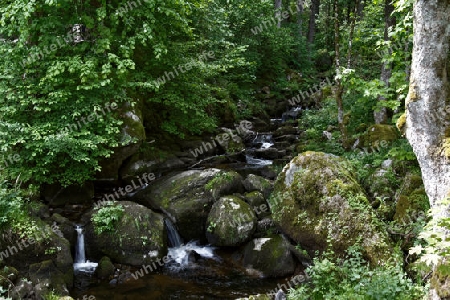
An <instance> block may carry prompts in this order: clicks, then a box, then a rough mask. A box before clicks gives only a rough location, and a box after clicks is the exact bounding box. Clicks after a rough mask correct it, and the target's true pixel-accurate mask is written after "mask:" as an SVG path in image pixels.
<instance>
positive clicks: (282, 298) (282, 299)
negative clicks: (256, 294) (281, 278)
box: [275, 290, 286, 300]
mask: <svg viewBox="0 0 450 300" xmlns="http://www.w3.org/2000/svg"><path fill="white" fill-rule="evenodd" d="M275 300H286V294H285V293H284V292H283V290H278V292H277V293H276V294H275Z"/></svg>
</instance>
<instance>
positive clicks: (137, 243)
mask: <svg viewBox="0 0 450 300" xmlns="http://www.w3.org/2000/svg"><path fill="white" fill-rule="evenodd" d="M119 204H120V205H121V206H122V207H123V209H124V212H123V215H122V217H121V218H120V219H119V221H117V222H116V223H115V225H114V228H115V230H114V231H113V232H108V231H107V232H102V233H100V234H97V233H96V232H95V226H94V224H93V222H92V220H91V217H92V215H93V214H94V213H97V212H98V210H99V209H94V210H91V211H89V212H88V213H86V214H85V215H83V217H82V221H83V223H84V224H86V226H85V248H86V257H87V259H90V260H97V261H98V260H99V259H100V257H102V256H105V255H106V256H108V257H109V258H111V260H113V261H114V262H116V263H122V264H128V265H134V266H140V265H143V264H149V263H150V262H151V261H156V259H158V258H162V257H163V256H164V255H166V253H167V235H166V229H165V227H164V218H163V216H162V215H161V214H158V213H155V212H153V211H152V210H150V209H148V208H146V207H144V206H142V205H139V204H136V203H134V202H130V201H120V203H116V205H119ZM100 209H101V208H100Z"/></svg>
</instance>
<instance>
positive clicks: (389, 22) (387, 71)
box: [373, 0, 395, 124]
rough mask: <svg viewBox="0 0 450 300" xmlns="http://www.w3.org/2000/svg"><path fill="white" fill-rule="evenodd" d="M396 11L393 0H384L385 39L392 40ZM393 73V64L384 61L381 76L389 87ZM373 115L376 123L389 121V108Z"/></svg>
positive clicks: (379, 98)
mask: <svg viewBox="0 0 450 300" xmlns="http://www.w3.org/2000/svg"><path fill="white" fill-rule="evenodd" d="M393 11H394V5H393V4H392V2H391V0H385V1H384V40H385V41H390V40H391V38H390V37H389V27H393V26H395V18H394V17H393V16H392V12H393ZM388 52H389V54H392V49H391V48H389V51H388ZM391 75H392V64H391V63H389V62H387V61H383V63H382V66H381V76H380V77H381V78H380V80H381V81H383V82H384V84H385V85H386V86H387V87H389V79H391ZM381 100H386V99H385V98H384V97H381V96H380V97H378V101H381ZM373 116H374V118H375V123H376V124H382V123H387V120H388V113H387V108H386V107H383V108H382V109H381V110H380V111H374V112H373Z"/></svg>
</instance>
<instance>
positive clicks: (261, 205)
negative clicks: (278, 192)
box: [244, 191, 270, 220]
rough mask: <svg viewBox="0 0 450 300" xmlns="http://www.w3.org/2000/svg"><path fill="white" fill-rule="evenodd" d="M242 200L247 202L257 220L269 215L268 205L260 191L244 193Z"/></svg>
mask: <svg viewBox="0 0 450 300" xmlns="http://www.w3.org/2000/svg"><path fill="white" fill-rule="evenodd" d="M244 198H245V202H247V203H248V204H249V205H250V207H251V208H252V209H253V211H254V212H255V213H256V217H257V218H258V219H259V220H261V219H263V218H264V217H267V216H268V215H270V209H269V205H268V204H267V202H266V200H265V199H264V195H263V194H262V193H261V192H260V191H253V192H250V193H246V194H245V195H244Z"/></svg>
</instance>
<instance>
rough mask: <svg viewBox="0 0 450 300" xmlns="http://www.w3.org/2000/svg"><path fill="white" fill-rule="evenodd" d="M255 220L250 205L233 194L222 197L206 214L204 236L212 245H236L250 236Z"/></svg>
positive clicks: (254, 227)
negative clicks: (206, 225)
mask: <svg viewBox="0 0 450 300" xmlns="http://www.w3.org/2000/svg"><path fill="white" fill-rule="evenodd" d="M256 220H257V219H256V216H255V213H254V212H253V210H252V208H251V207H250V205H248V204H247V203H245V202H244V201H242V200H241V199H239V198H237V197H234V196H226V197H222V198H220V199H219V201H217V202H216V203H214V205H213V206H212V208H211V211H210V213H209V215H208V220H207V224H208V228H207V232H206V237H207V239H208V242H209V243H210V244H211V245H213V246H238V245H240V244H242V243H244V242H246V241H248V240H249V239H250V238H251V236H252V234H253V232H254V231H255V229H256Z"/></svg>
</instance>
